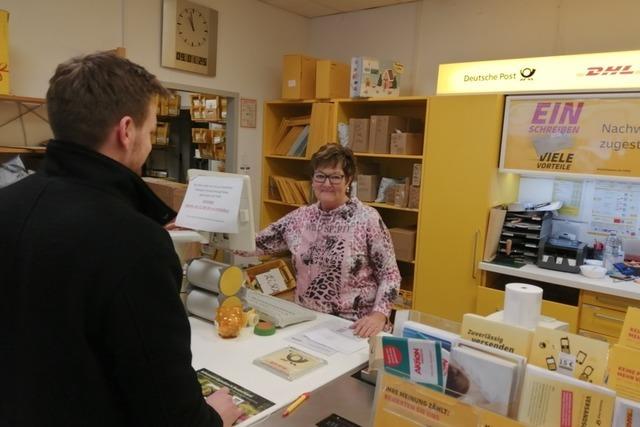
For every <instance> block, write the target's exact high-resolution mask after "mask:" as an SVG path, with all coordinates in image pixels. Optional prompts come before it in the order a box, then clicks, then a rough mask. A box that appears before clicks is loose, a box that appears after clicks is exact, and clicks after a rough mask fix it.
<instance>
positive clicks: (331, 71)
mask: <svg viewBox="0 0 640 427" xmlns="http://www.w3.org/2000/svg"><path fill="white" fill-rule="evenodd" d="M350 73H351V66H350V65H349V64H343V63H340V62H335V61H331V60H329V59H322V60H319V61H318V63H317V65H316V98H318V99H329V98H348V97H349V78H350Z"/></svg>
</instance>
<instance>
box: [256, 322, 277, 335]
mask: <svg viewBox="0 0 640 427" xmlns="http://www.w3.org/2000/svg"><path fill="white" fill-rule="evenodd" d="M253 333H254V334H256V335H260V336H261V337H266V336H269V335H273V334H275V333H276V327H275V326H273V323H271V322H258V324H257V325H256V326H254V328H253Z"/></svg>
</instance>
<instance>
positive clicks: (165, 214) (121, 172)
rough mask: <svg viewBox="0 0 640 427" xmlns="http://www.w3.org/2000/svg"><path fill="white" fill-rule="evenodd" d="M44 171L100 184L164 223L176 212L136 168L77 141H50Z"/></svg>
mask: <svg viewBox="0 0 640 427" xmlns="http://www.w3.org/2000/svg"><path fill="white" fill-rule="evenodd" d="M43 173H44V174H46V175H48V176H52V177H64V178H71V179H76V180H79V181H82V182H84V183H86V184H88V185H92V186H94V187H98V188H100V189H102V190H104V191H107V192H109V193H111V194H113V195H115V196H116V197H118V198H120V199H122V200H124V201H125V202H127V203H129V204H130V205H132V206H133V207H134V208H135V209H136V210H138V211H139V212H141V213H142V214H144V215H146V216H147V217H149V218H151V219H153V220H154V221H156V222H157V223H159V224H161V225H164V224H166V223H167V222H169V221H170V220H171V219H173V218H174V217H175V216H176V213H175V212H174V211H173V210H172V209H171V208H169V206H167V205H166V204H164V202H163V201H162V200H160V199H159V198H158V196H156V195H155V194H154V193H153V191H151V189H150V188H149V187H148V186H147V184H146V183H145V182H144V181H143V180H142V179H141V178H140V177H139V176H138V175H136V174H135V173H134V172H133V171H131V170H129V169H128V168H127V167H125V166H124V165H122V164H120V163H118V162H117V161H115V160H113V159H111V158H109V157H107V156H104V155H102V154H100V153H98V152H97V151H94V150H91V149H89V148H86V147H84V146H82V145H79V144H76V143H73V142H68V141H61V140H56V139H54V140H51V141H50V142H49V144H48V145H47V153H46V156H45V162H44V167H43Z"/></svg>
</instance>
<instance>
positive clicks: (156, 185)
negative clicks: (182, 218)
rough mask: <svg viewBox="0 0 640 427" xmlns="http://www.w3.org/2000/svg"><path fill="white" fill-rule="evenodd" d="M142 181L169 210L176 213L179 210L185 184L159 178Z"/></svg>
mask: <svg viewBox="0 0 640 427" xmlns="http://www.w3.org/2000/svg"><path fill="white" fill-rule="evenodd" d="M142 179H143V180H144V182H146V183H147V185H148V186H149V188H150V189H151V191H153V192H154V193H155V195H156V196H158V197H159V198H160V200H162V201H163V202H164V203H165V204H167V205H168V206H169V207H170V208H171V209H173V210H174V211H176V212H177V211H179V210H180V206H182V200H183V199H184V195H185V194H186V193H187V184H182V183H180V182H173V181H168V180H166V179H160V178H150V177H144V178H142Z"/></svg>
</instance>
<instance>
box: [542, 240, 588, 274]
mask: <svg viewBox="0 0 640 427" xmlns="http://www.w3.org/2000/svg"><path fill="white" fill-rule="evenodd" d="M586 246H587V245H586V244H584V243H583V242H580V241H578V240H568V239H561V238H560V239H557V238H549V239H547V238H543V239H540V245H539V247H538V262H537V263H536V264H537V265H538V267H540V268H548V269H550V270H558V271H565V272H567V273H579V272H580V266H581V265H582V264H584V258H585V255H586V253H585V252H586Z"/></svg>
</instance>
